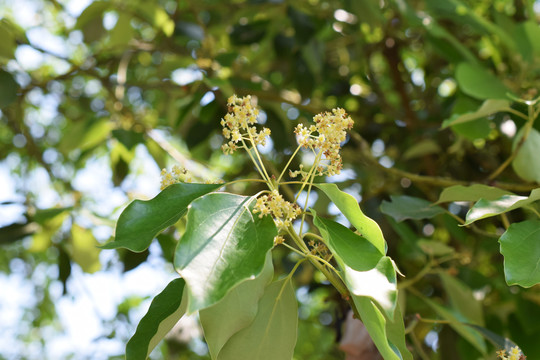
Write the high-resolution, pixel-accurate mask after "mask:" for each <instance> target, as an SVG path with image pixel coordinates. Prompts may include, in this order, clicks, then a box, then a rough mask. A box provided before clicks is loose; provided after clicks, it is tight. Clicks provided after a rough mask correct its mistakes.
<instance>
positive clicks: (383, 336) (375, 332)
mask: <svg viewBox="0 0 540 360" xmlns="http://www.w3.org/2000/svg"><path fill="white" fill-rule="evenodd" d="M353 301H354V304H355V306H356V308H357V309H358V313H359V314H360V319H361V320H362V322H363V323H364V325H365V327H366V329H367V331H368V333H369V336H370V337H371V339H372V340H373V343H375V346H376V347H377V350H379V352H380V353H381V355H382V357H383V358H384V359H385V360H402V359H412V356H411V355H410V353H408V351H407V350H406V348H404V349H403V351H404V353H403V354H402V353H401V351H400V348H401V347H400V348H398V346H397V345H395V344H394V343H392V342H391V341H390V339H389V337H390V336H389V335H390V334H389V333H388V332H387V330H386V326H387V320H386V318H385V317H384V315H383V313H382V312H381V311H380V310H379V308H378V307H377V306H376V305H375V304H374V302H373V301H372V300H371V299H370V298H367V297H362V296H354V297H353ZM396 313H397V311H396ZM396 316H397V315H396ZM394 337H395V334H392V338H394ZM404 337H405V334H404V332H403V338H404ZM402 341H403V340H401V342H402ZM405 351H407V352H405Z"/></svg>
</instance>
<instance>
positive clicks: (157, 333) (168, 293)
mask: <svg viewBox="0 0 540 360" xmlns="http://www.w3.org/2000/svg"><path fill="white" fill-rule="evenodd" d="M184 285H185V282H184V279H174V280H173V281H171V282H170V283H169V284H168V285H167V287H166V288H165V289H164V290H163V291H162V292H161V293H160V294H159V295H157V296H156V297H155V298H154V300H152V303H151V304H150V308H149V309H148V312H147V313H146V315H144V317H143V318H142V319H141V321H140V322H139V325H138V326H137V330H136V331H135V334H134V335H133V336H132V337H131V339H130V340H129V342H128V343H127V345H126V360H146V358H147V357H148V356H149V355H150V353H151V352H152V350H153V349H154V348H155V347H156V346H157V345H158V344H159V342H160V341H161V340H162V339H163V338H164V337H165V335H167V333H168V332H169V331H170V330H171V329H172V328H173V326H174V325H175V324H176V323H177V322H178V320H180V318H181V317H182V316H183V315H184V313H185V312H186V306H187V299H186V297H185V296H182V293H183V291H184Z"/></svg>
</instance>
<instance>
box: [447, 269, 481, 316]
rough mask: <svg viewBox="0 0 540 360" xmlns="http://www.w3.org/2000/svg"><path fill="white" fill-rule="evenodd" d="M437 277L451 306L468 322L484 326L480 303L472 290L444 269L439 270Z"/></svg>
mask: <svg viewBox="0 0 540 360" xmlns="http://www.w3.org/2000/svg"><path fill="white" fill-rule="evenodd" d="M439 277H440V278H441V280H442V284H443V286H444V289H445V291H446V294H447V295H448V298H449V299H450V304H451V306H452V308H453V309H455V310H456V311H457V312H459V313H460V314H461V315H463V316H464V317H465V318H466V319H467V322H468V323H472V324H476V325H480V326H484V315H483V314H484V312H483V310H482V304H481V303H480V302H479V301H478V300H476V299H475V298H474V296H473V292H472V290H471V289H470V288H469V287H467V285H465V284H464V283H463V282H461V281H460V280H458V279H457V278H455V277H453V276H450V275H449V274H448V273H446V272H444V271H440V272H439Z"/></svg>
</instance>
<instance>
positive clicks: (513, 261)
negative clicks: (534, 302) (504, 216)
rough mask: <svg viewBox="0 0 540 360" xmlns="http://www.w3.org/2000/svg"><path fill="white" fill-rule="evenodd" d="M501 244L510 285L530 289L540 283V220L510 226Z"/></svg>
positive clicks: (505, 273)
mask: <svg viewBox="0 0 540 360" xmlns="http://www.w3.org/2000/svg"><path fill="white" fill-rule="evenodd" d="M499 243H500V244H501V254H502V255H503V256H504V276H505V277H506V282H507V283H508V285H519V286H522V287H526V288H528V287H531V286H534V285H536V284H538V283H540V220H527V221H523V222H519V223H514V224H512V225H510V227H509V228H508V230H506V232H505V233H504V234H503V235H502V236H501V238H500V239H499Z"/></svg>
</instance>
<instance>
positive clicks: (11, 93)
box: [0, 70, 19, 109]
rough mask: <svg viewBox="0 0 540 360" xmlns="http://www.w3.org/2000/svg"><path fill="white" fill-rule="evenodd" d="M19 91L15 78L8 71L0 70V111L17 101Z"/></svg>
mask: <svg viewBox="0 0 540 360" xmlns="http://www.w3.org/2000/svg"><path fill="white" fill-rule="evenodd" d="M18 89H19V85H18V84H17V82H16V81H15V79H14V78H13V76H12V75H11V74H10V73H8V72H7V71H3V70H0V109H3V108H5V107H6V106H8V105H11V104H12V103H14V102H15V100H17V91H18Z"/></svg>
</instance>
